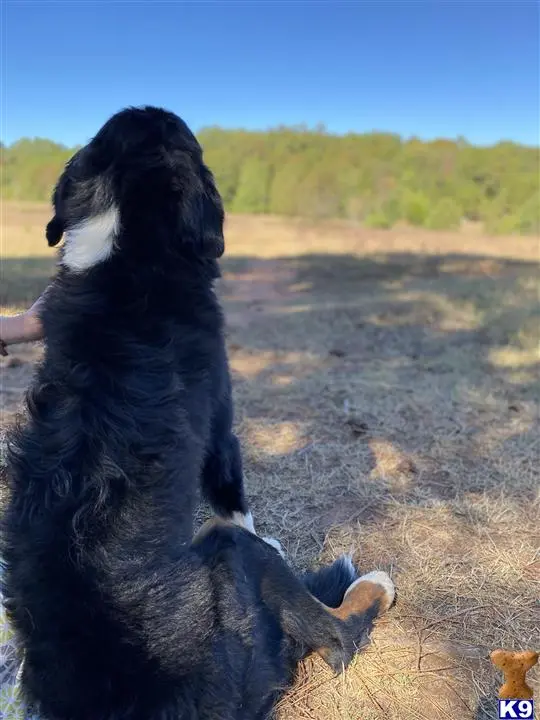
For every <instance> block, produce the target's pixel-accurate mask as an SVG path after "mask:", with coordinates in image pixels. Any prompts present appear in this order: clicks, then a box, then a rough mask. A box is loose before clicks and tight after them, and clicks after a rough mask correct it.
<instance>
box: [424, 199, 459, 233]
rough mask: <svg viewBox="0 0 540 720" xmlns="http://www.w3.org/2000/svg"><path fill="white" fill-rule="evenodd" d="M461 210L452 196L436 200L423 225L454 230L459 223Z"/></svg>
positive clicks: (435, 228)
mask: <svg viewBox="0 0 540 720" xmlns="http://www.w3.org/2000/svg"><path fill="white" fill-rule="evenodd" d="M462 215H463V212H462V210H461V207H460V206H459V204H458V203H457V202H456V201H455V200H454V198H450V197H445V198H441V199H440V200H438V201H437V202H436V203H435V205H434V206H433V207H432V209H431V210H430V211H429V214H428V216H427V218H426V222H425V226H426V227H427V228H431V229H432V230H455V229H457V228H458V227H459V225H460V223H461V218H462Z"/></svg>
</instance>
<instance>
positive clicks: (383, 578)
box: [343, 570, 396, 606]
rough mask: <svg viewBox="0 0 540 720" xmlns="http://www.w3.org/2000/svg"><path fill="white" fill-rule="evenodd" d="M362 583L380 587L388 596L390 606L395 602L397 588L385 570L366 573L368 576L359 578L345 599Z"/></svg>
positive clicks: (351, 586) (349, 588)
mask: <svg viewBox="0 0 540 720" xmlns="http://www.w3.org/2000/svg"><path fill="white" fill-rule="evenodd" d="M361 582H370V583H373V584H374V585H380V586H381V587H382V588H383V589H384V592H385V593H386V595H387V598H388V605H389V606H390V605H391V604H392V603H393V602H394V597H395V595H396V588H395V586H394V583H393V582H392V579H391V578H390V575H389V574H388V573H385V572H384V570H372V571H371V572H369V573H366V575H362V577H359V578H358V580H355V581H354V582H353V584H352V585H349V587H348V588H347V592H346V593H345V597H344V598H343V599H345V598H346V597H347V595H348V594H349V593H350V592H351V590H352V589H353V588H355V587H356V586H357V585H358V584H359V583H361Z"/></svg>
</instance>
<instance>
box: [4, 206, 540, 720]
mask: <svg viewBox="0 0 540 720" xmlns="http://www.w3.org/2000/svg"><path fill="white" fill-rule="evenodd" d="M47 219H48V215H47V209H46V208H43V207H41V206H14V205H7V206H5V207H4V208H3V213H2V246H1V248H0V249H1V253H2V258H3V263H2V279H1V289H0V305H2V306H3V307H4V310H5V309H6V308H7V309H8V310H10V311H11V310H14V309H16V308H20V307H22V306H25V305H27V304H28V303H29V302H31V301H32V300H33V299H34V298H35V297H36V295H37V294H38V293H39V291H40V290H41V289H42V288H43V287H44V286H45V283H46V281H47V278H48V277H49V275H50V273H51V272H52V270H53V260H52V257H53V256H52V253H51V251H49V249H48V248H47V246H46V243H45V240H44V237H43V228H44V224H45V222H46V220H47ZM227 241H228V245H227V253H226V259H225V260H224V262H223V270H224V277H223V280H222V281H220V282H221V295H222V298H223V301H224V303H225V307H226V311H227V318H228V324H229V330H228V332H229V352H230V359H231V364H232V368H233V373H234V386H235V397H236V407H237V421H238V431H239V434H240V436H241V439H242V442H243V446H244V454H245V466H246V474H247V484H248V491H249V495H250V497H251V502H252V505H253V510H254V514H255V519H256V522H257V523H258V528H259V529H260V530H261V531H264V533H267V534H272V535H274V536H276V537H278V538H279V539H280V540H281V541H282V543H283V545H284V548H285V549H286V551H287V553H288V557H289V559H290V562H291V563H292V564H294V565H295V566H296V567H298V568H306V567H309V566H312V565H313V564H316V563H318V562H320V561H325V560H330V559H332V558H334V557H336V556H337V555H338V554H339V553H341V552H344V551H350V552H352V553H353V555H354V559H355V560H356V562H357V563H358V564H359V565H360V566H361V568H362V569H363V570H370V569H372V568H374V567H376V566H377V567H381V568H383V569H386V570H388V571H389V572H390V573H391V574H392V576H393V578H394V580H395V582H396V585H397V588H398V593H399V595H398V599H397V603H396V606H395V607H394V608H393V609H392V610H391V611H390V612H389V614H388V615H387V616H386V617H385V618H384V619H382V620H381V621H380V622H379V624H378V626H377V628H376V630H375V632H374V635H373V643H372V645H371V646H370V648H369V649H368V650H367V651H366V652H364V653H363V654H361V655H359V656H358V658H357V659H356V660H355V662H354V664H353V666H352V667H351V668H350V669H349V670H348V672H347V673H346V674H345V675H344V676H341V677H339V678H333V677H332V676H331V674H330V673H329V672H328V671H327V670H326V669H325V667H324V666H323V665H322V664H321V663H320V662H318V661H317V660H313V659H310V660H308V661H307V662H306V663H305V664H304V665H303V666H302V668H301V670H300V673H299V677H298V680H297V683H296V685H295V687H294V689H293V691H292V692H291V693H289V695H288V696H287V697H286V699H285V700H284V701H283V703H282V705H281V707H280V709H279V718H280V720H308V719H309V720H336V719H337V718H343V719H344V720H378V719H379V718H381V719H382V718H385V719H391V720H421V719H422V720H423V719H425V720H446V719H447V720H458V718H459V719H460V720H483V719H485V720H488V719H489V720H491V719H493V718H495V717H496V716H497V711H496V698H497V689H498V686H499V685H500V684H501V681H500V676H499V675H498V673H497V672H496V671H495V669H494V668H493V667H492V665H491V663H490V661H489V652H490V651H491V650H492V649H494V648H496V647H499V646H501V647H508V648H516V649H539V646H540V612H539V606H538V597H539V592H538V589H539V580H540V557H539V554H538V549H539V537H540V534H539V527H540V523H539V522H538V517H539V513H538V489H539V468H540V462H539V460H540V444H539V443H540V435H539V432H538V430H539V399H540V378H539V368H540V356H539V353H538V349H539V328H540V314H539V302H538V301H539V295H538V290H539V265H538V261H539V253H540V245H539V239H538V238H516V237H512V238H497V239H494V238H489V237H484V236H482V235H480V234H478V233H475V232H464V233H460V234H458V233H455V234H450V233H440V234H438V233H427V232H421V231H412V230H410V229H406V228H404V229H402V230H401V229H400V230H392V231H382V230H381V231H368V230H362V229H358V228H355V227H352V226H349V225H347V224H344V223H331V224H325V225H317V226H316V225H311V224H308V223H305V222H300V221H291V222H285V221H282V220H278V219H276V218H250V217H231V218H230V219H229V220H228V227H227ZM38 356H39V348H36V347H33V348H15V349H14V351H13V353H12V354H11V355H10V357H9V358H7V359H2V360H1V363H2V364H1V372H2V385H1V391H2V392H1V399H2V403H3V410H4V422H8V421H9V420H10V418H11V417H12V414H13V413H14V412H15V410H16V408H17V406H18V403H19V402H20V399H21V395H22V393H23V391H24V388H25V387H26V385H27V383H28V380H29V378H30V376H31V372H32V362H33V360H34V359H35V358H36V357H38ZM529 676H530V680H532V681H533V685H534V687H535V689H536V695H537V697H538V699H539V701H540V687H539V683H538V677H539V671H538V666H537V667H536V668H535V669H534V670H533V671H532V672H531V673H530V674H529Z"/></svg>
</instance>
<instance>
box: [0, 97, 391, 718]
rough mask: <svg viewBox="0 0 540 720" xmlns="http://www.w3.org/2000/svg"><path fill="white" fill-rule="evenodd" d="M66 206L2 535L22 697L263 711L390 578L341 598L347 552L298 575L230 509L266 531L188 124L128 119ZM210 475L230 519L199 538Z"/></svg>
mask: <svg viewBox="0 0 540 720" xmlns="http://www.w3.org/2000/svg"><path fill="white" fill-rule="evenodd" d="M54 208H55V216H54V218H53V220H52V221H51V222H50V223H49V225H48V227H47V237H48V240H49V243H50V244H51V245H55V244H57V243H58V242H59V241H60V239H61V236H62V234H64V235H65V242H64V246H63V248H62V250H61V255H60V270H59V272H58V275H57V277H56V279H55V281H54V283H53V286H52V287H51V289H50V291H49V292H48V294H47V297H46V302H45V307H44V309H43V313H42V321H43V325H44V330H45V336H46V337H47V347H46V352H45V358H44V361H43V363H42V364H41V366H40V367H39V369H38V372H37V376H36V378H35V381H34V383H33V386H32V387H31V389H30V391H29V393H28V396H27V409H28V418H27V421H26V423H25V424H24V425H22V426H21V427H19V428H18V429H17V430H15V431H14V432H13V434H12V436H11V440H10V458H9V460H10V477H11V498H10V503H9V507H8V509H7V512H6V515H5V522H4V533H3V541H4V547H3V558H4V560H5V563H6V575H5V587H4V596H5V597H6V598H7V601H6V605H7V610H8V612H9V614H10V616H11V619H12V621H13V624H14V627H15V629H16V631H17V634H18V638H19V641H20V643H21V647H22V649H23V650H24V653H25V660H24V666H23V675H22V686H23V689H24V692H25V694H26V697H27V699H28V700H29V702H30V703H32V704H33V705H34V706H35V708H36V710H37V711H38V712H39V713H40V714H41V717H42V718H43V720H195V719H197V720H240V719H245V720H248V719H249V720H251V719H253V720H254V719H256V718H260V719H262V718H265V717H267V716H268V713H269V712H270V711H271V708H272V706H273V704H274V703H275V700H276V699H277V697H279V695H280V693H281V692H283V689H284V687H285V686H286V685H287V684H288V683H289V682H290V680H291V678H292V675H293V672H294V667H295V664H296V663H297V662H298V660H299V658H300V657H302V656H303V655H304V654H305V653H306V652H308V651H309V650H316V651H318V652H320V653H321V654H322V655H323V657H324V658H325V659H326V660H327V662H328V663H329V664H330V665H331V666H332V667H334V668H335V669H340V668H341V667H342V666H344V665H346V664H347V663H348V662H349V660H350V659H351V657H352V654H353V652H354V650H355V643H361V642H363V641H364V640H365V638H366V633H367V631H368V630H369V628H370V626H371V623H372V620H373V618H374V617H375V616H376V614H377V613H378V612H380V611H382V610H384V609H386V607H387V606H388V605H389V604H390V603H391V601H392V598H393V586H392V584H391V581H390V580H389V578H388V577H387V576H386V575H385V574H384V573H374V574H371V575H370V576H367V577H365V578H364V580H365V582H361V583H359V584H356V585H355V587H354V589H353V591H351V592H350V593H349V594H348V596H347V598H346V600H345V602H344V604H343V606H342V607H341V609H339V610H337V611H335V612H331V611H329V610H328V608H327V607H325V606H324V605H323V604H322V603H323V602H324V603H325V604H326V605H330V606H337V605H339V604H340V603H341V601H342V600H343V596H344V593H345V591H346V589H347V588H348V587H349V586H350V585H351V583H353V582H354V581H355V579H356V577H357V576H356V573H355V571H354V569H353V568H352V566H351V565H350V563H347V562H344V561H338V562H337V563H335V564H334V565H333V566H332V567H331V568H330V569H327V570H325V571H322V572H321V573H319V574H316V575H314V576H309V577H307V578H304V582H301V581H300V580H299V579H297V578H296V577H295V576H294V575H293V573H292V572H291V571H290V569H289V568H288V566H287V564H286V563H285V561H284V560H283V559H282V558H281V557H280V555H279V554H278V553H277V552H276V551H275V550H274V549H273V548H271V547H270V546H269V545H268V544H267V543H265V542H263V541H262V540H260V539H259V538H258V537H257V536H256V535H255V534H253V533H252V532H248V531H247V530H245V529H242V528H239V527H237V526H235V525H234V524H233V523H232V522H231V520H233V521H236V523H237V524H238V523H240V524H243V525H245V526H247V527H248V529H250V525H251V521H250V519H249V515H248V514H247V506H246V502H245V499H244V491H243V483H242V469H241V460H240V453H239V449H238V443H237V441H236V438H235V437H234V435H233V434H232V430H231V423H232V406H231V391H230V379H229V371H228V366H227V360H226V354H225V346H224V341H223V329H222V324H223V323H222V314H221V311H220V308H219V305H218V302H217V299H216V297H215V294H214V290H213V281H214V280H215V278H216V277H218V274H219V273H218V267H217V262H216V258H217V257H219V256H220V255H221V254H222V252H223V249H224V242H223V232H222V225H223V208H222V204H221V200H220V197H219V195H218V193H217V191H216V188H215V185H214V181H213V178H212V176H211V174H210V172H209V170H208V169H207V168H206V166H205V165H204V164H203V160H202V152H201V148H200V146H199V144H198V143H197V141H196V139H195V137H194V136H193V135H192V133H191V132H190V131H189V129H188V128H187V126H186V125H185V124H184V123H183V122H182V121H181V120H180V119H179V118H178V117H176V116H175V115H173V114H171V113H168V112H165V111H163V110H160V109H156V108H143V109H128V110H124V111H122V112H120V113H118V114H117V115H115V116H113V117H112V118H111V119H110V120H109V121H108V122H107V123H106V124H105V125H104V127H103V128H102V129H101V130H100V132H99V133H98V134H97V135H96V137H95V138H94V139H93V140H92V141H91V142H90V143H89V145H87V146H86V147H85V148H83V149H82V150H81V151H79V152H78V153H77V154H76V155H75V156H74V157H73V158H72V160H71V161H70V162H69V163H68V165H67V166H66V169H65V171H64V173H63V175H62V176H61V178H60V180H59V183H58V185H57V188H56V190H55V193H54ZM200 478H202V488H203V492H204V493H205V495H206V497H207V498H208V499H209V501H210V503H211V504H212V506H213V507H214V509H215V510H216V511H217V513H218V514H219V515H221V516H222V517H223V518H229V520H222V521H214V522H212V523H210V525H207V526H205V528H204V529H203V531H202V532H201V533H199V535H198V536H197V538H196V540H195V541H194V542H192V538H193V517H194V510H195V506H196V503H197V499H198V485H199V479H200ZM251 529H252V528H251ZM311 593H313V594H311ZM313 595H315V596H316V597H317V598H318V599H315V597H313Z"/></svg>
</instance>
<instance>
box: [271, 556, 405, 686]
mask: <svg viewBox="0 0 540 720" xmlns="http://www.w3.org/2000/svg"><path fill="white" fill-rule="evenodd" d="M293 577H294V576H292V573H291V571H290V570H289V568H288V567H287V565H286V564H285V563H283V561H282V560H281V559H280V558H278V557H277V556H276V557H275V561H273V562H270V561H269V558H268V560H267V562H266V564H265V570H264V576H263V579H262V590H263V600H264V602H265V603H266V604H267V605H268V606H269V607H272V608H273V609H274V611H275V612H276V613H277V614H278V615H279V617H280V620H281V626H282V629H283V631H284V632H285V634H286V635H287V636H289V638H291V639H292V640H293V641H294V644H293V651H292V652H293V659H294V661H298V660H300V659H301V658H302V657H303V656H305V655H306V654H307V653H308V652H310V651H315V652H317V653H318V654H319V655H320V656H321V657H322V658H323V659H324V660H325V661H326V662H327V663H328V665H330V667H332V668H333V669H334V670H335V671H336V672H341V670H342V669H343V668H344V667H347V665H348V664H349V662H350V661H351V660H352V658H353V656H354V654H355V653H356V652H357V650H358V649H359V648H360V647H362V646H363V645H365V644H366V642H367V640H368V638H369V633H370V631H371V629H372V627H373V622H374V620H375V619H376V618H377V616H378V615H380V614H381V613H382V612H385V611H386V610H387V609H388V608H389V607H390V605H391V604H392V602H393V600H394V585H393V583H392V581H391V579H390V577H389V576H388V575H387V574H386V573H383V572H375V573H369V574H368V575H365V576H363V577H361V578H358V574H357V572H356V570H355V569H354V566H353V565H352V563H351V562H350V560H348V559H344V558H341V559H340V560H338V561H336V562H335V563H334V564H333V565H332V566H331V567H330V568H327V569H325V570H323V571H320V574H319V573H315V574H312V575H311V577H310V581H309V582H306V581H305V579H304V582H302V581H301V580H300V579H298V578H296V577H294V579H293ZM308 587H309V590H308ZM319 590H322V592H319ZM317 595H322V596H325V599H327V601H336V602H337V603H339V606H338V607H330V606H328V605H325V604H324V603H323V602H322V601H321V600H320V599H319V598H318V597H317Z"/></svg>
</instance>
